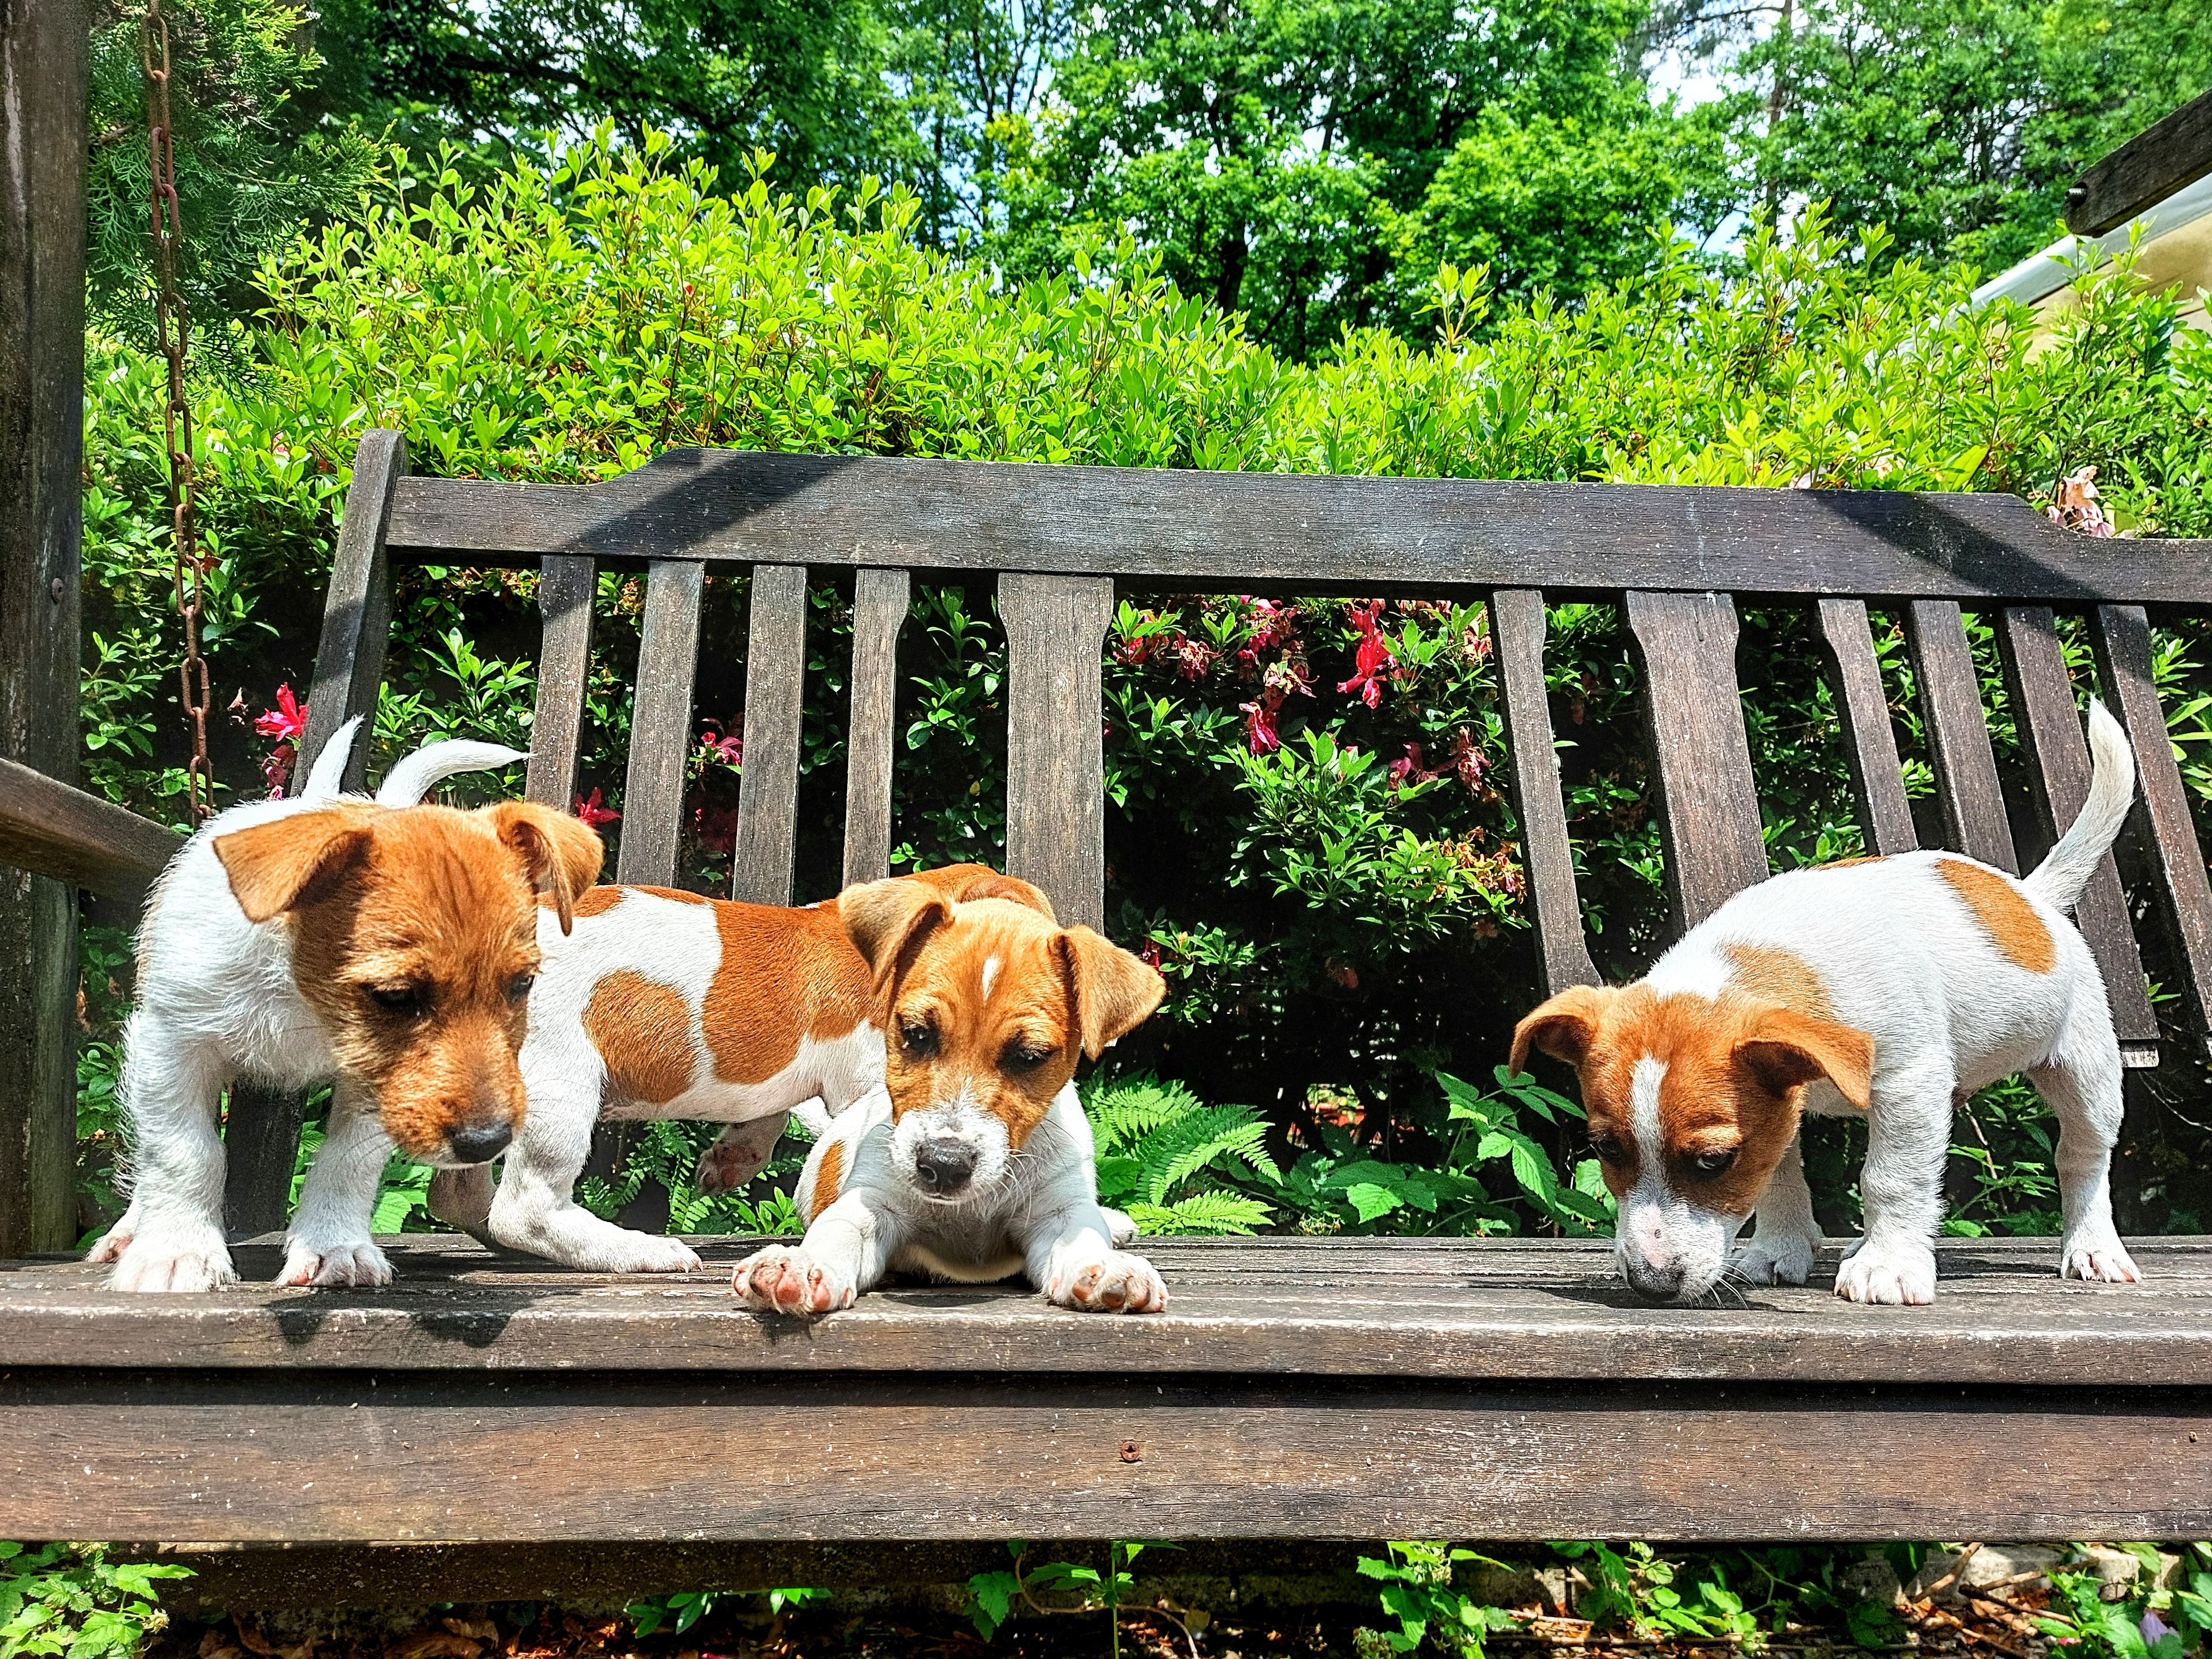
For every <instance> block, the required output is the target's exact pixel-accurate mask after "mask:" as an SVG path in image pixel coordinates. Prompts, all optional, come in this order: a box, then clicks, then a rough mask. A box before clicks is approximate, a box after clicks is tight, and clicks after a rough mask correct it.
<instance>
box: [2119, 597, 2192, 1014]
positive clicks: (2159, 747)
mask: <svg viewBox="0 0 2212 1659" xmlns="http://www.w3.org/2000/svg"><path fill="white" fill-rule="evenodd" d="M2089 641H2090V645H2091V647H2092V648H2093V650H2094V651H2095V653H2096V657H2097V677H2098V678H2099V679H2100V681H2101V682H2102V683H2103V685H2104V691H2105V702H2106V707H2107V708H2110V709H2111V710H2112V713H2113V714H2114V715H2115V716H2116V717H2118V720H2119V722H2120V724H2121V725H2122V726H2124V727H2125V728H2126V729H2127V733H2128V738H2129V741H2130V743H2131V744H2132V745H2133V746H2134V749H2135V751H2136V788H2137V789H2138V790H2139V791H2140V795H2139V799H2137V801H2136V817H2135V821H2134V823H2135V829H2136V837H2135V838H2136V842H2137V844H2138V845H2139V846H2140V848H2142V851H2143V853H2144V854H2146V855H2147V856H2148V860H2149V863H2150V867H2151V869H2152V871H2153V872H2154V876H2155V880H2154V882H2153V885H2154V886H2155V887H2156V888H2157V890H2158V896H2159V909H2160V913H2161V914H2162V915H2163V918H2164V920H2165V921H2166V925H2167V927H2169V928H2171V930H2172V938H2173V943H2174V947H2175V949H2174V954H2175V956H2176V957H2177V958H2178V959H2179V963H2180V967H2181V972H2182V981H2183V994H2184V995H2185V998H2186V1007H2185V1012H2184V1016H2183V1017H2184V1019H2185V1023H2186V1024H2188V1025H2190V1026H2191V1028H2192V1029H2194V1030H2197V1032H2199V1033H2203V1032H2206V1031H2212V880H2208V879H2207V877H2206V874H2205V867H2204V854H2203V849H2202V848H2200V847H2199V846H2198V845H2197V827H2196V825H2195V824H2194V823H2192V822H2191V818H2190V814H2189V791H2188V788H2187V787H2186V786H2185V784H2184V783H2183V782H2182V781H2181V769H2180V768H2179V766H2178V765H2176V764H2175V763H2174V758H2173V744H2172V740H2171V739H2169V738H2167V736H2166V715H2165V713H2164V711H2163V710H2161V709H2160V707H2159V702H2158V690H2157V686H2156V684H2155V682H2154V680H2153V678H2152V676H2151V639H2150V623H2149V619H2148V617H2145V616H2144V614H2143V611H2142V606H2140V605H2100V606H2098V607H2097V608H2096V609H2095V610H2093V611H2091V612H2090V613H2089Z"/></svg>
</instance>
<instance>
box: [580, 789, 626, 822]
mask: <svg viewBox="0 0 2212 1659" xmlns="http://www.w3.org/2000/svg"><path fill="white" fill-rule="evenodd" d="M576 816H577V817H580V818H581V819H583V821H584V822H585V823H586V824H587V825H589V826H590V827H591V828H592V829H599V827H600V826H601V825H603V824H609V823H619V822H621V819H622V814H621V813H619V812H617V811H615V810H614V808H613V807H611V806H609V805H606V804H605V801H604V800H603V799H601V798H600V794H599V791H598V790H596V789H594V790H592V798H591V799H589V800H586V799H584V798H583V797H582V796H581V795H579V796H577V797H576Z"/></svg>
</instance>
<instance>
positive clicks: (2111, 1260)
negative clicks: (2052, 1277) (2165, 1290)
mask: <svg viewBox="0 0 2212 1659" xmlns="http://www.w3.org/2000/svg"><path fill="white" fill-rule="evenodd" d="M2058 1276H2059V1277H2060V1278H2061V1279H2094V1280H2096V1281H2097V1282H2099V1283H2100V1284H2105V1285H2140V1284H2142V1269H2141V1268H2139V1267H2136V1264H2135V1261H2134V1259H2133V1258H2132V1257H2130V1255H2128V1253H2127V1250H2126V1249H2125V1247H2124V1246H2123V1245H2122V1244H2121V1243H2120V1241H2119V1237H2118V1235H2117V1234H2113V1233H2110V1232H2107V1233H2104V1234H2102V1235H2098V1234H2094V1233H2084V1234H2083V1235H2082V1236H2081V1237H2079V1238H2069V1239H2068V1240H2067V1241H2066V1242H2065V1243H2064V1244H2063V1245H2062V1246H2061V1247H2060V1249H2059V1253H2058Z"/></svg>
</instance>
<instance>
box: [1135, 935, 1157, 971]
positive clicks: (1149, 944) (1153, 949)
mask: <svg viewBox="0 0 2212 1659" xmlns="http://www.w3.org/2000/svg"><path fill="white" fill-rule="evenodd" d="M1137 957H1138V959H1139V961H1141V962H1142V963H1144V964H1145V965H1146V967H1147V968H1150V969H1152V970H1153V971H1154V972H1158V969H1159V965H1160V945H1159V941H1158V939H1146V941H1145V942H1144V944H1143V945H1139V947H1138V950H1137Z"/></svg>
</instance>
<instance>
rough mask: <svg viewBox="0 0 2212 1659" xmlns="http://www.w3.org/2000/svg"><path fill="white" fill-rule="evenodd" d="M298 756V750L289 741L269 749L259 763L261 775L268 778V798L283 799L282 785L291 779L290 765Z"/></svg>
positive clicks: (291, 765)
mask: <svg viewBox="0 0 2212 1659" xmlns="http://www.w3.org/2000/svg"><path fill="white" fill-rule="evenodd" d="M299 758H300V751H299V750H298V749H297V748H296V747H295V746H294V745H293V744H289V743H280V744H277V745H276V747H275V748H274V749H272V750H270V751H269V757H268V758H267V759H266V760H264V761H263V762H262V763H261V775H262V776H263V777H264V778H266V779H268V780H269V799H271V800H282V799H284V786H285V785H286V784H288V783H289V782H291V781H292V767H293V765H294V763H295V762H297V761H298V759H299Z"/></svg>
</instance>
